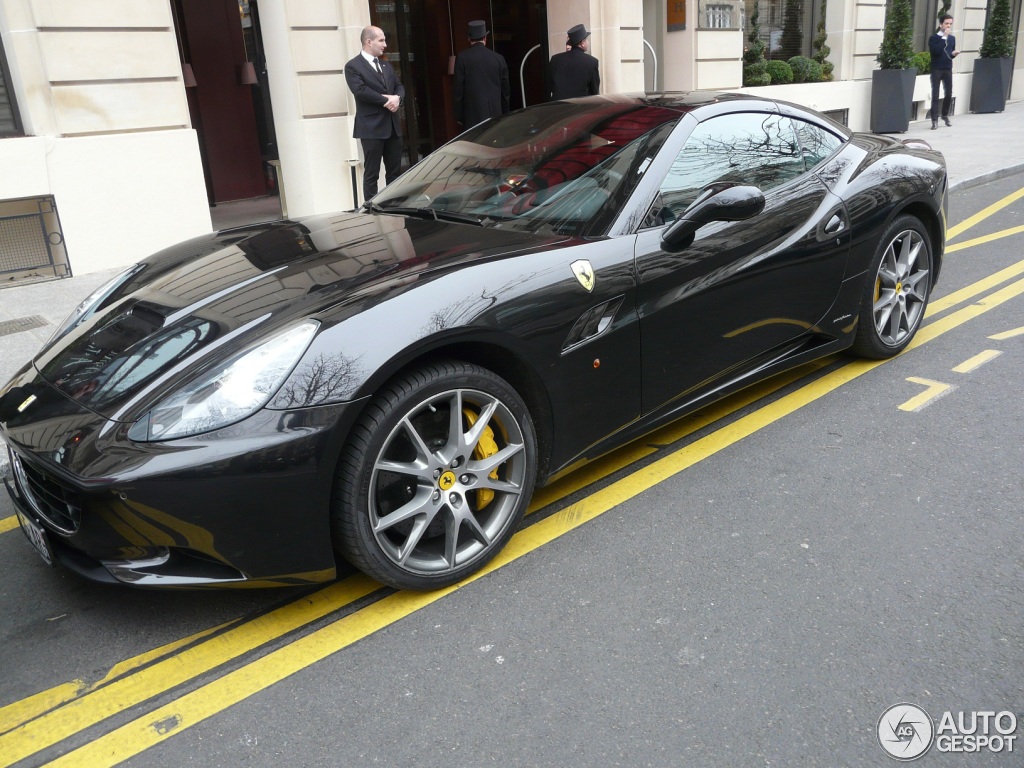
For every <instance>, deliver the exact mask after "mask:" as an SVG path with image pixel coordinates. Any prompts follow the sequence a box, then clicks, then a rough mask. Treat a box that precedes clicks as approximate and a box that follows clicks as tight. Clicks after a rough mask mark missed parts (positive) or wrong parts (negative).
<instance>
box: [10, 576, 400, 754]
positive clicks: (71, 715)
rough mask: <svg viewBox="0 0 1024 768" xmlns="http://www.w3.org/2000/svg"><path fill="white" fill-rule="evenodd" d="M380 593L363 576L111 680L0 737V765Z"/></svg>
mask: <svg viewBox="0 0 1024 768" xmlns="http://www.w3.org/2000/svg"><path fill="white" fill-rule="evenodd" d="M378 589H380V584H377V583H376V582H374V581H372V580H371V579H368V578H366V577H365V576H353V577H351V578H348V579H345V580H344V581H340V582H338V583H337V584H332V585H331V586H329V587H326V588H324V589H322V590H320V591H319V592H317V593H315V594H313V595H311V596H310V597H309V598H307V599H304V600H298V601H296V602H294V603H291V604H289V605H286V606H284V607H283V608H280V609H278V610H276V611H273V612H271V613H268V614H266V615H264V616H260V617H258V618H256V619H253V620H251V621H249V622H246V623H245V624H244V625H243V626H240V627H236V628H234V629H230V630H228V631H226V632H224V633H222V634H220V635H218V636H216V637H214V638H211V639H210V640H207V641H206V642H204V643H202V644H201V645H200V646H198V647H196V648H191V649H189V650H187V651H185V652H184V653H182V654H180V655H178V656H172V657H170V658H167V659H163V660H162V661H159V662H157V663H156V664H153V665H151V666H148V667H145V668H143V669H140V670H139V671H137V672H136V673H134V674H132V675H130V676H128V677H124V678H121V679H120V680H115V681H113V682H111V683H110V684H109V685H106V686H104V687H103V688H100V689H98V690H96V691H93V692H92V693H90V694H88V695H86V696H82V697H80V698H77V699H75V700H74V701H70V702H68V703H67V704H65V705H63V706H61V707H60V708H59V709H54V710H51V711H49V712H47V713H46V714H44V715H41V716H40V717H37V718H35V719H34V720H32V721H30V722H27V723H25V724H24V725H21V726H19V727H17V728H15V729H14V730H12V731H9V732H8V733H5V734H3V735H0V765H3V766H9V765H12V764H14V763H17V762H18V761H19V760H22V759H24V758H26V757H28V756H29V755H32V754H34V753H35V752H38V751H39V750H40V749H45V748H46V747H48V746H51V745H53V744H56V743H58V742H60V741H62V740H64V739H66V738H67V737H68V736H71V735H72V734H75V733H78V732H79V731H83V730H85V729H86V728H88V727H90V726H92V725H95V724H96V723H99V722H101V721H102V720H105V719H106V718H108V717H110V716H111V715H114V714H117V713H118V712H121V711H123V710H124V709H126V708H127V707H130V706H135V705H136V704H138V703H140V702H143V701H146V700H147V699H149V698H151V697H153V696H156V695H157V694H160V693H163V692H165V691H168V690H170V689H171V688H173V687H174V686H176V685H180V684H181V683H184V682H187V681H189V680H191V679H193V678H195V677H196V676H198V675H200V674H202V673H204V672H209V671H211V670H213V669H216V668H217V667H218V666H220V665H221V664H223V663H225V662H227V661H230V660H231V659H233V658H235V657H237V656H241V655H243V654H245V653H246V652H248V651H252V650H254V649H256V648H258V647H260V646H261V645H264V644H265V643H267V642H269V641H270V640H275V639H278V638H280V637H281V636H282V635H285V634H287V633H288V632H290V631H292V630H293V629H296V628H298V627H302V626H305V625H306V624H308V623H309V622H311V621H313V620H314V619H316V618H319V617H323V616H326V615H327V614H329V613H332V612H333V611H335V610H337V609H338V608H340V607H343V606H345V605H348V604H350V603H352V602H353V601H355V600H357V599H359V598H360V597H365V596H366V595H369V594H370V593H371V592H375V591H376V590H378Z"/></svg>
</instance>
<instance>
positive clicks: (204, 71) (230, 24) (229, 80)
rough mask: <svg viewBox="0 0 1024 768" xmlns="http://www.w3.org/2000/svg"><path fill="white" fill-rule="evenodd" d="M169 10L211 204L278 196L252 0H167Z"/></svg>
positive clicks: (267, 95)
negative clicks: (169, 2) (272, 195)
mask: <svg viewBox="0 0 1024 768" xmlns="http://www.w3.org/2000/svg"><path fill="white" fill-rule="evenodd" d="M171 12H172V16H173V18H174V26H175V30H176V31H177V33H178V48H179V50H180V52H181V57H182V71H183V73H184V77H185V94H186V97H187V99H188V108H189V115H190V117H191V120H192V127H193V128H194V129H195V131H196V134H197V136H198V139H199V153H200V156H201V158H202V163H203V174H204V176H205V178H206V193H207V197H208V198H209V203H210V205H211V206H215V205H217V204H218V203H224V202H228V201H233V200H248V199H252V198H255V197H265V196H267V195H270V194H276V193H277V176H276V173H275V163H276V161H277V159H278V155H277V140H276V136H275V133H274V120H273V114H272V111H271V106H270V88H269V86H268V83H267V71H266V60H265V58H264V55H263V49H262V42H261V38H260V32H259V9H258V8H257V3H256V0H172V2H171Z"/></svg>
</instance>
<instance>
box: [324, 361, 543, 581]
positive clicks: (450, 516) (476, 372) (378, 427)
mask: <svg viewBox="0 0 1024 768" xmlns="http://www.w3.org/2000/svg"><path fill="white" fill-rule="evenodd" d="M453 414H457V417H456V418H455V419H453V418H452V416H453ZM536 473H537V440H536V437H535V432H534V428H533V422H532V421H531V419H530V415H529V413H528V412H527V409H526V405H525V404H524V403H523V400H522V398H520V397H519V395H518V394H517V393H516V391H515V390H514V389H513V388H512V387H511V386H509V384H508V383H506V382H505V381H504V380H503V379H501V378H500V377H499V376H497V375H495V374H494V373H492V372H490V371H488V370H486V369H484V368H481V367H479V366H476V365H472V364H469V363H463V362H454V361H453V362H441V363H436V364H432V365H428V366H425V367H424V368H421V369H419V370H417V371H415V372H413V373H411V374H408V375H405V376H403V377H401V378H399V379H397V380H395V381H393V382H391V383H390V384H388V385H387V386H386V387H385V388H384V389H382V390H381V392H380V393H379V394H378V395H377V396H376V397H375V398H374V399H373V401H372V402H371V403H370V405H369V406H368V407H367V410H366V413H365V414H364V415H363V416H362V418H361V419H360V421H359V422H358V424H357V425H356V427H355V428H354V429H353V430H352V434H351V435H350V437H349V440H348V443H347V445H346V447H345V450H344V451H343V453H342V457H341V462H340V464H339V467H338V475H337V477H336V479H335V490H334V495H333V499H332V504H331V525H332V529H333V534H334V541H335V544H336V546H337V547H338V549H339V551H340V553H341V554H342V555H343V556H344V557H345V558H346V559H347V560H349V562H351V563H352V564H353V565H355V566H356V567H357V568H359V569H360V570H362V571H363V572H365V573H366V574H368V575H369V576H372V577H373V578H375V579H377V580H378V581H380V582H382V583H384V584H387V585H390V586H393V587H396V588H398V589H415V590H429V589H438V588H441V587H445V586H448V585H450V584H454V583H455V582H457V581H459V580H461V579H463V578H465V577H466V576H468V575H469V574H471V573H473V572H474V571H476V570H478V569H479V568H481V567H482V566H483V565H484V564H485V563H487V562H488V561H489V560H490V559H491V558H492V557H494V555H496V554H497V553H498V552H499V551H500V550H501V549H502V547H504V546H505V544H506V543H507V542H508V540H509V539H510V538H511V537H512V534H513V533H515V531H516V529H517V528H518V527H519V523H520V521H521V520H522V518H523V514H524V513H525V511H526V507H527V505H528V504H529V502H530V496H531V495H532V494H533V486H534V481H535V479H536Z"/></svg>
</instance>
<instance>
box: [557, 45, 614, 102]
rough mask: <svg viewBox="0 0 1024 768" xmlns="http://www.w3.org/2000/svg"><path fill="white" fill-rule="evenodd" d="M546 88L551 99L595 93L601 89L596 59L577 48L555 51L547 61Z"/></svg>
mask: <svg viewBox="0 0 1024 768" xmlns="http://www.w3.org/2000/svg"><path fill="white" fill-rule="evenodd" d="M547 89H548V95H549V96H550V97H551V98H552V99H553V100H557V99H572V98H575V97H577V96H595V95H597V93H598V92H600V90H601V75H600V73H599V72H598V61H597V59H596V58H594V57H593V56H591V55H590V54H589V53H587V52H586V51H583V50H581V49H579V48H570V49H569V50H568V51H565V52H564V53H556V54H555V55H554V56H552V57H551V61H549V62H548V68H547Z"/></svg>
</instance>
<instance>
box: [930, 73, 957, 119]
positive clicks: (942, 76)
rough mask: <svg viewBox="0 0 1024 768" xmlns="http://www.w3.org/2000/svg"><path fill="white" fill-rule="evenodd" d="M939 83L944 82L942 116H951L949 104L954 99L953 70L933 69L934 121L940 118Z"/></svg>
mask: <svg viewBox="0 0 1024 768" xmlns="http://www.w3.org/2000/svg"><path fill="white" fill-rule="evenodd" d="M939 83H942V116H943V117H949V104H950V102H951V101H952V100H953V70H952V69H933V70H932V122H933V123H935V122H938V120H939Z"/></svg>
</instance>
